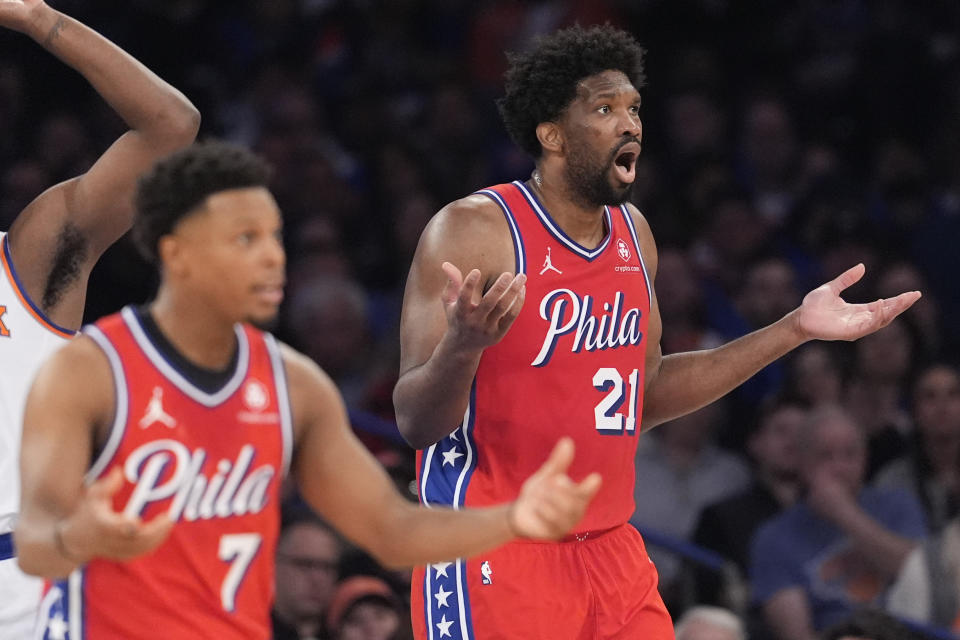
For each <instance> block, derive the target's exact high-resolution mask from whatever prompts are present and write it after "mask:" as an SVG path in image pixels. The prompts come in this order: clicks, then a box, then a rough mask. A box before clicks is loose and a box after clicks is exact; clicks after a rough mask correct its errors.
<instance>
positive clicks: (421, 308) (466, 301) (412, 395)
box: [393, 196, 526, 448]
mask: <svg viewBox="0 0 960 640" xmlns="http://www.w3.org/2000/svg"><path fill="white" fill-rule="evenodd" d="M514 269H515V266H514V256H513V245H512V242H511V240H510V235H509V230H508V229H507V223H506V220H505V219H504V217H503V213H501V211H500V209H499V208H498V207H497V205H496V204H494V203H493V201H491V200H489V199H488V198H486V197H485V196H471V197H468V198H464V199H463V200H458V201H456V202H454V203H452V204H450V205H448V206H446V207H445V208H444V209H442V210H441V211H440V212H439V213H438V214H437V215H436V216H434V218H433V220H431V221H430V224H428V225H427V228H426V229H425V230H424V232H423V235H422V236H421V238H420V244H419V245H418V246H417V251H416V254H415V255H414V258H413V265H412V267H411V268H410V275H409V277H408V278H407V287H406V291H405V292H404V297H403V313H402V316H401V323H400V378H399V380H398V382H397V386H396V388H395V389H394V391H393V401H394V405H395V407H396V412H397V425H398V426H399V428H400V433H402V434H403V436H404V438H406V439H407V442H409V443H410V444H411V445H412V446H414V447H416V448H423V447H425V446H429V445H431V444H433V443H434V442H436V441H438V440H440V439H441V438H443V437H444V436H446V435H447V434H449V433H450V432H452V431H453V430H454V429H456V428H457V427H458V426H459V424H460V422H461V421H462V420H463V413H464V411H466V408H467V402H468V400H469V395H470V385H471V383H472V381H473V377H474V375H475V374H476V372H477V366H478V365H479V364H480V356H481V354H482V353H483V350H484V349H485V348H486V347H488V346H490V345H492V344H495V343H496V342H498V341H499V340H500V339H501V338H502V337H503V336H504V335H505V334H506V332H507V330H508V329H509V328H510V325H511V324H512V323H513V321H514V320H515V319H516V317H517V314H519V313H520V307H521V305H522V304H523V295H524V291H525V286H524V285H525V282H526V277H525V276H523V275H519V276H515V275H514ZM464 274H465V275H464Z"/></svg>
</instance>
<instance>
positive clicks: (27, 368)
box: [0, 233, 75, 534]
mask: <svg viewBox="0 0 960 640" xmlns="http://www.w3.org/2000/svg"><path fill="white" fill-rule="evenodd" d="M17 259H18V260H20V261H21V263H22V261H23V260H29V259H30V258H29V256H18V257H17ZM0 263H2V268H0V271H2V273H0V534H3V533H7V532H9V531H11V530H12V529H13V525H14V522H15V521H16V515H17V512H18V511H19V507H20V469H19V464H18V461H19V459H20V434H21V432H22V430H23V408H24V404H25V403H26V400H27V392H28V391H29V389H30V385H31V383H32V382H33V378H34V376H36V374H37V369H39V368H40V365H41V364H43V361H44V360H46V358H47V357H49V356H50V354H51V353H53V352H54V351H55V350H56V349H57V348H58V347H60V346H62V345H63V344H65V343H66V341H67V340H68V339H70V338H71V337H73V335H74V333H75V332H73V331H69V330H67V329H64V328H62V327H58V326H57V325H55V324H53V323H52V322H50V320H49V319H47V318H46V316H44V315H43V313H42V312H41V311H40V309H39V308H38V307H37V305H36V304H35V303H34V302H33V301H31V300H30V299H29V297H27V294H26V293H25V292H24V291H23V289H22V288H21V287H20V285H19V282H18V279H17V274H16V271H15V270H14V268H13V262H12V261H11V259H10V247H9V246H8V245H7V234H5V233H0Z"/></svg>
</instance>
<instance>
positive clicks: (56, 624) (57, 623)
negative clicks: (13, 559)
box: [33, 569, 86, 640]
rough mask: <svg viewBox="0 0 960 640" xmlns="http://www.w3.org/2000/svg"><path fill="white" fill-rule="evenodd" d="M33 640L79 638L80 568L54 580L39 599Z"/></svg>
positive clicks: (81, 624)
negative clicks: (38, 611)
mask: <svg viewBox="0 0 960 640" xmlns="http://www.w3.org/2000/svg"><path fill="white" fill-rule="evenodd" d="M33 637H34V639H35V640H83V639H84V638H85V637H86V635H85V632H84V620H83V569H77V570H75V571H74V572H73V573H71V574H70V576H69V577H68V578H67V579H66V580H58V581H57V582H55V583H53V584H52V585H51V586H50V590H49V591H47V593H46V595H44V596H43V600H41V601H40V614H39V619H38V621H37V629H36V632H35V633H34V636H33Z"/></svg>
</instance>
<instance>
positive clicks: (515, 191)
mask: <svg viewBox="0 0 960 640" xmlns="http://www.w3.org/2000/svg"><path fill="white" fill-rule="evenodd" d="M478 193H480V194H483V195H485V196H487V197H489V198H491V199H492V200H493V201H494V202H496V203H497V204H498V205H499V207H500V208H501V210H502V211H503V213H504V216H505V217H506V220H507V223H508V226H509V228H510V232H511V235H512V237H513V244H514V249H515V259H516V271H517V273H526V274H527V284H526V300H525V302H524V306H523V308H522V310H521V311H520V315H519V316H518V317H517V319H516V321H515V322H514V323H513V326H512V327H511V328H510V330H509V331H508V332H507V334H506V336H505V337H504V338H503V339H502V340H501V341H500V342H499V343H497V344H496V345H493V346H492V347H489V348H487V349H486V350H485V351H484V352H483V356H482V357H481V359H480V364H479V366H478V368H477V373H476V377H475V378H474V381H473V386H472V389H471V393H470V402H469V405H468V407H467V411H466V413H465V415H464V420H463V423H462V424H461V425H460V426H459V428H457V429H456V431H454V432H453V433H452V434H451V435H449V436H448V437H446V438H444V439H443V440H441V441H440V442H438V443H437V444H434V445H433V446H431V447H429V448H428V449H426V450H424V451H423V452H421V453H420V454H419V463H420V464H419V468H418V470H419V477H418V482H419V489H420V499H421V501H422V502H424V503H426V504H446V505H453V506H482V505H489V504H494V503H498V502H502V501H506V500H513V499H514V498H516V496H517V494H518V492H519V490H520V487H521V485H522V483H523V481H524V480H525V479H526V478H527V477H528V476H529V475H530V474H532V473H533V472H534V471H536V469H537V468H538V467H539V466H540V465H541V464H542V463H543V461H544V460H545V459H546V457H547V455H548V454H549V452H550V450H551V449H552V448H553V446H554V445H555V443H556V441H557V439H558V438H560V437H561V436H570V437H571V438H573V440H574V441H575V443H576V456H575V458H574V461H573V464H572V466H571V469H570V470H569V473H570V475H571V477H573V478H575V479H580V478H582V477H584V476H585V475H586V474H588V473H589V472H592V471H599V472H600V473H601V474H603V478H604V482H603V486H602V488H601V489H600V492H599V494H598V495H597V497H596V498H595V499H594V501H593V503H592V504H591V505H590V508H589V510H588V511H587V514H586V516H585V517H584V519H583V521H582V522H581V523H580V525H579V527H578V532H583V531H600V530H605V529H610V528H612V527H615V526H618V525H621V524H623V523H625V522H627V520H628V519H629V518H630V516H631V514H632V513H633V510H634V507H633V484H634V456H635V454H636V446H637V434H638V433H639V430H640V415H641V410H642V406H643V381H644V358H645V355H646V347H647V338H646V333H647V323H648V315H649V313H650V306H651V303H652V293H651V288H650V282H649V279H648V275H647V272H646V267H645V266H644V264H643V258H642V256H641V254H640V246H639V241H638V238H637V233H636V229H635V227H634V223H633V220H632V218H631V217H630V213H629V211H628V210H627V209H626V207H625V206H620V207H606V208H605V209H604V213H603V215H604V222H605V228H606V229H607V234H606V236H605V237H604V239H603V240H602V241H601V243H600V244H599V245H598V246H597V247H596V248H594V249H587V248H585V247H582V246H580V245H579V244H577V243H576V242H574V241H573V240H571V239H570V238H569V237H567V236H566V235H565V234H564V233H563V231H562V230H561V229H560V227H559V226H558V225H557V224H556V223H555V222H554V221H553V219H552V218H551V217H550V214H549V213H548V212H547V211H546V209H545V208H544V207H543V205H542V204H541V203H540V202H539V201H538V199H537V198H536V196H535V194H534V193H533V192H532V191H530V190H529V189H528V188H527V186H526V185H524V184H523V183H521V182H513V183H510V184H503V185H498V186H495V187H491V188H489V189H484V190H482V191H479V192H478Z"/></svg>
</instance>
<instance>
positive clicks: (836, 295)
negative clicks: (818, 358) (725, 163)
mask: <svg viewBox="0 0 960 640" xmlns="http://www.w3.org/2000/svg"><path fill="white" fill-rule="evenodd" d="M865 271H866V268H865V267H864V266H863V264H858V265H857V266H855V267H852V268H850V269H848V270H847V271H845V272H844V273H842V274H840V276H838V277H837V278H835V279H833V280H831V281H830V282H827V283H826V284H822V285H820V286H819V287H817V288H816V289H814V290H813V291H811V292H810V293H808V294H807V295H806V296H805V297H804V299H803V302H802V303H801V304H800V308H799V309H797V314H798V315H797V323H798V328H799V330H800V333H801V335H802V336H803V337H804V338H806V339H818V340H856V339H858V338H862V337H863V336H865V335H867V334H870V333H873V332H874V331H876V330H878V329H882V328H883V327H885V326H887V325H888V324H890V323H891V322H892V321H893V319H894V318H896V317H897V316H898V315H900V314H901V313H903V312H904V311H906V310H907V309H909V308H910V306H911V305H912V304H913V303H914V302H916V301H917V300H919V299H920V292H919V291H907V292H905V293H901V294H900V295H898V296H896V297H893V298H883V299H880V300H875V301H874V302H869V303H866V304H850V303H849V302H846V301H844V300H843V298H841V297H840V293H841V292H843V290H844V289H846V288H848V287H850V286H851V285H853V284H855V283H857V282H859V280H860V278H862V277H863V274H864V272H865Z"/></svg>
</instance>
